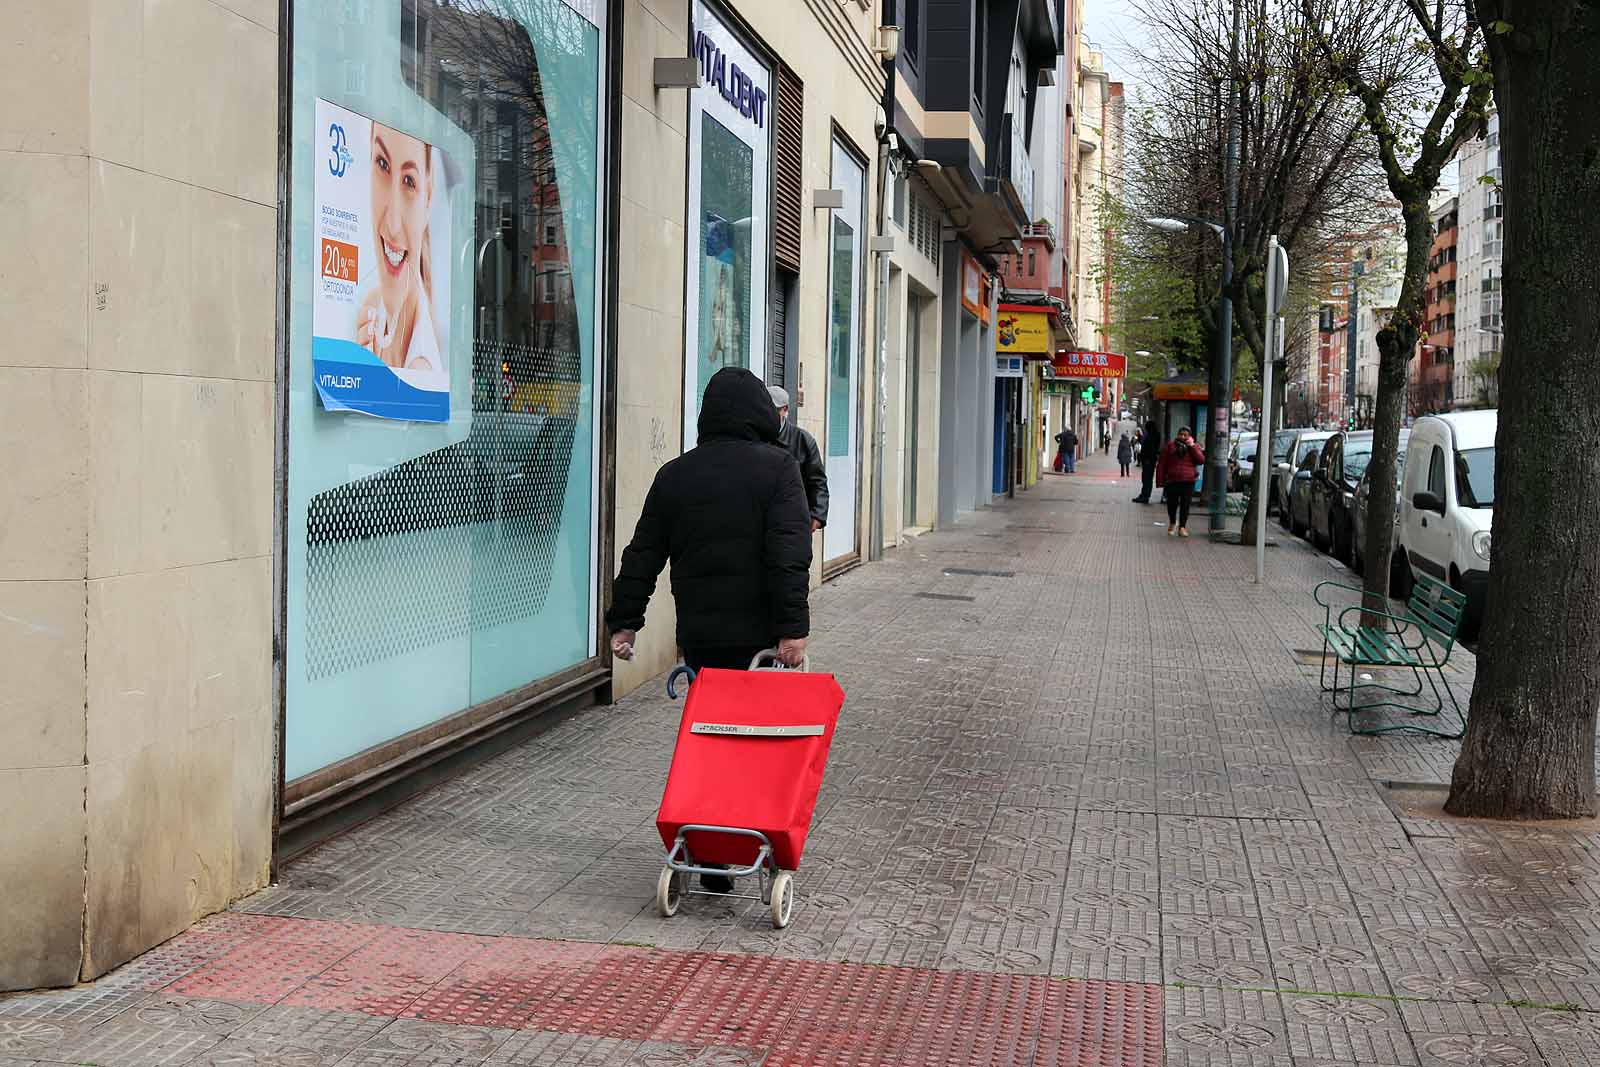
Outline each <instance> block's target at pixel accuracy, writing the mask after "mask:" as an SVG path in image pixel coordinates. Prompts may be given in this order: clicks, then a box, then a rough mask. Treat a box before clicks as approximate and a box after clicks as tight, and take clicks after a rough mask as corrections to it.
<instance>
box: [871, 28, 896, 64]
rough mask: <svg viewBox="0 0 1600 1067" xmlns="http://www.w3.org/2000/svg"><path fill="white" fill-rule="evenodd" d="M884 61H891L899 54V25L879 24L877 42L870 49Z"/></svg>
mask: <svg viewBox="0 0 1600 1067" xmlns="http://www.w3.org/2000/svg"><path fill="white" fill-rule="evenodd" d="M872 50H873V51H874V52H876V53H877V55H878V58H879V59H881V60H883V61H884V62H885V63H893V62H894V61H895V57H897V56H898V55H899V54H900V27H899V26H879V27H878V43H877V44H876V45H875V46H873V49H872Z"/></svg>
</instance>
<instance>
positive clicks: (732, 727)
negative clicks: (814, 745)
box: [689, 722, 827, 737]
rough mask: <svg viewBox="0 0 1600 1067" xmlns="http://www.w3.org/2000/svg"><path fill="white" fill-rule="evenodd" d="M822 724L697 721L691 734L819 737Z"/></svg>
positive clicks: (824, 729) (823, 728)
mask: <svg viewBox="0 0 1600 1067" xmlns="http://www.w3.org/2000/svg"><path fill="white" fill-rule="evenodd" d="M826 729H827V728H826V727H823V726H744V725H741V724H739V723H733V722H697V723H693V724H691V725H690V727H689V732H690V733H691V734H724V735H727V736H730V737H821V736H822V735H823V733H824V732H826Z"/></svg>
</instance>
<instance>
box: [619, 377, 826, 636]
mask: <svg viewBox="0 0 1600 1067" xmlns="http://www.w3.org/2000/svg"><path fill="white" fill-rule="evenodd" d="M669 560H670V561H671V562H672V595H673V598H674V599H675V600H676V601H677V604H678V644H679V646H680V647H683V648H707V647H719V646H729V645H741V646H746V647H748V646H752V645H760V644H765V643H768V642H775V641H777V640H778V639H780V638H785V637H805V636H807V635H808V634H809V632H810V629H811V614H810V608H809V605H808V603H807V597H808V594H809V591H810V580H811V517H810V509H809V508H808V507H807V506H806V492H805V488H804V487H803V486H802V485H801V483H800V468H799V467H797V466H796V465H795V462H794V460H793V459H792V458H790V456H789V454H788V453H787V452H785V451H784V450H783V449H782V448H780V447H779V446H778V409H777V408H775V407H773V406H772V398H771V396H770V395H768V393H767V387H766V386H764V385H762V384H761V379H759V378H757V377H756V376H755V375H754V374H751V373H750V372H749V371H747V370H740V369H737V368H733V367H725V368H723V369H722V370H720V371H718V372H717V373H716V374H715V375H714V376H713V377H712V379H711V381H710V383H709V384H708V385H707V386H706V395H705V400H704V401H703V402H702V404H701V406H700V443H699V445H698V446H697V447H695V448H693V449H690V450H689V451H688V452H686V453H684V454H683V455H681V456H679V457H678V458H677V459H675V460H673V461H672V462H670V463H668V464H667V465H666V466H664V467H662V468H661V470H659V471H658V472H656V479H655V483H654V484H653V485H651V486H650V493H649V495H648V496H646V497H645V501H644V511H643V513H642V514H641V515H640V516H639V525H638V526H637V527H636V528H635V529H634V532H633V542H632V543H631V544H629V545H628V547H627V549H625V550H624V551H623V553H622V566H621V568H620V570H619V572H618V574H617V581H616V584H615V585H614V586H613V587H612V593H611V610H610V611H608V612H606V625H607V626H609V627H610V628H611V629H612V630H613V631H615V630H637V629H639V628H641V627H642V626H643V625H644V612H645V606H646V605H647V604H649V603H650V594H651V593H652V592H654V591H655V587H656V578H657V577H658V576H659V575H660V574H661V568H662V567H663V566H664V565H665V564H666V563H667V561H669Z"/></svg>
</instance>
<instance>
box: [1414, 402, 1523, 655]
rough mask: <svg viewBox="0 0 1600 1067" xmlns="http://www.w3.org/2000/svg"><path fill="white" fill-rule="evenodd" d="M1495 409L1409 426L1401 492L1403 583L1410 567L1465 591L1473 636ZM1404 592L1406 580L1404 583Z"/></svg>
mask: <svg viewBox="0 0 1600 1067" xmlns="http://www.w3.org/2000/svg"><path fill="white" fill-rule="evenodd" d="M1499 421H1500V413H1499V412H1497V411H1462V412H1457V413H1455V414H1451V415H1429V416H1426V417H1424V418H1420V419H1418V420H1417V421H1416V422H1415V423H1414V424H1413V425H1412V427H1411V442H1410V445H1409V447H1408V448H1407V449H1406V468H1405V478H1404V480H1403V481H1402V483H1401V484H1402V485H1403V487H1404V489H1403V492H1402V493H1401V497H1400V543H1401V544H1402V545H1403V546H1404V553H1405V559H1404V561H1405V564H1406V571H1405V573H1404V575H1403V578H1404V584H1405V585H1406V586H1409V585H1410V577H1411V575H1412V574H1413V573H1414V572H1416V571H1422V572H1423V573H1425V574H1430V575H1432V576H1433V577H1435V578H1438V579H1440V580H1441V581H1447V582H1449V583H1450V586H1451V588H1453V589H1456V590H1458V591H1459V592H1462V593H1465V594H1466V596H1467V610H1466V614H1465V615H1464V617H1463V619H1462V627H1461V630H1462V634H1463V636H1466V637H1469V638H1470V637H1472V636H1475V635H1476V633H1477V630H1478V626H1479V625H1480V624H1481V623H1482V621H1483V613H1484V608H1485V606H1486V605H1485V599H1486V597H1487V595H1488V592H1489V546H1490V527H1491V526H1492V525H1493V522H1494V435H1495V430H1496V428H1497V427H1498V425H1499ZM1405 591H1406V592H1409V588H1408V589H1407V590H1405Z"/></svg>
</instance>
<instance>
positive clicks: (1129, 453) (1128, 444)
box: [1117, 434, 1133, 478]
mask: <svg viewBox="0 0 1600 1067" xmlns="http://www.w3.org/2000/svg"><path fill="white" fill-rule="evenodd" d="M1117 462H1118V463H1119V464H1121V465H1122V476H1123V477H1124V478H1126V477H1127V476H1128V470H1129V468H1131V467H1132V466H1133V442H1132V441H1130V440H1128V435H1127V434H1123V435H1122V439H1121V440H1119V441H1118V442H1117Z"/></svg>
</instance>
